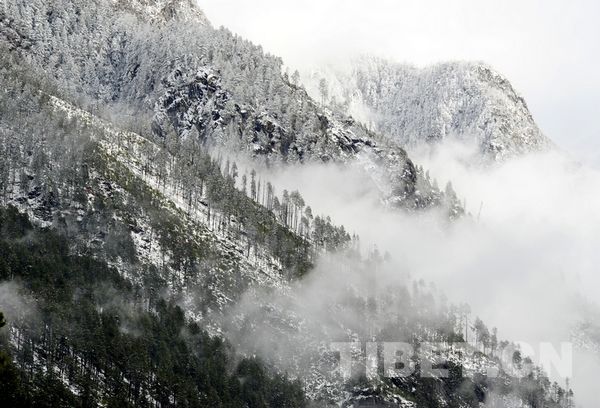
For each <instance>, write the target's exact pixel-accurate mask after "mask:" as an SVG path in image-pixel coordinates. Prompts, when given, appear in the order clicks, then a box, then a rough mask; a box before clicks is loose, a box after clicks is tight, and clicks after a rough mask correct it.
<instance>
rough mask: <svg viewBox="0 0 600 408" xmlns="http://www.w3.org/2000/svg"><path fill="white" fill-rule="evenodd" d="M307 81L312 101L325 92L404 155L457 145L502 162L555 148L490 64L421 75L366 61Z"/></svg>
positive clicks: (436, 68) (447, 66) (423, 71)
mask: <svg viewBox="0 0 600 408" xmlns="http://www.w3.org/2000/svg"><path fill="white" fill-rule="evenodd" d="M322 79H325V82H323V83H321V80H322ZM308 82H309V84H310V85H309V89H311V90H312V92H311V93H312V94H314V95H316V96H317V95H321V93H322V90H324V91H326V93H327V94H328V95H327V98H328V99H329V100H330V101H332V103H333V104H334V105H335V106H336V107H338V108H341V110H344V111H347V112H348V113H349V114H351V115H353V116H355V117H356V118H358V119H359V120H361V121H363V122H364V123H368V124H369V126H370V127H371V128H372V129H373V130H375V131H377V132H379V133H382V134H385V135H388V136H389V137H391V138H392V139H394V140H396V141H398V142H399V143H400V144H401V145H402V146H405V147H407V148H412V147H415V146H418V145H420V144H423V143H437V142H440V141H442V140H445V139H447V138H458V139H459V140H466V141H474V142H476V143H477V145H478V146H479V147H480V150H481V153H482V154H483V155H484V156H486V157H488V158H491V159H493V160H504V159H507V158H510V157H513V156H516V155H520V154H523V153H526V152H531V151H537V150H542V149H546V148H549V147H550V146H551V143H550V141H549V140H548V139H547V138H546V137H545V136H544V135H543V134H542V133H541V132H540V130H539V128H538V126H537V125H536V123H535V121H534V120H533V117H532V116H531V113H530V112H529V110H528V108H527V104H526V103H525V100H524V99H523V98H522V97H521V96H520V95H519V94H518V93H517V92H516V91H515V90H514V88H513V87H512V86H511V84H510V82H509V81H508V80H507V79H506V78H505V77H503V76H502V75H501V74H499V73H498V72H496V71H494V70H493V69H492V68H490V67H489V66H487V65H485V64H481V63H468V62H460V63H459V62H457V63H444V64H438V65H434V66H431V67H426V68H416V67H413V66H409V65H402V64H396V63H392V62H389V61H386V60H382V59H377V58H372V57H362V58H358V59H356V60H354V61H353V62H352V64H350V66H349V67H345V68H340V69H339V70H337V69H331V70H329V71H323V72H322V73H315V74H313V75H312V76H311V77H310V78H309V80H308ZM319 85H321V89H322V90H321V91H320V90H319ZM323 86H324V88H323Z"/></svg>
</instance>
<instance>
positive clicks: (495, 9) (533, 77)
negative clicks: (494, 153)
mask: <svg viewBox="0 0 600 408" xmlns="http://www.w3.org/2000/svg"><path fill="white" fill-rule="evenodd" d="M197 1H198V3H199V4H200V7H202V9H203V10H204V11H205V13H206V14H207V16H208V18H209V19H210V20H211V21H212V22H213V24H214V25H215V26H220V25H223V26H226V27H228V28H229V29H231V30H232V31H234V32H236V33H238V34H240V35H242V36H243V37H245V38H248V39H250V40H252V41H253V42H255V43H258V44H261V45H262V46H263V47H264V48H265V50H267V51H269V52H271V53H273V54H276V55H279V56H281V57H282V58H283V60H284V62H285V63H286V64H287V65H289V66H292V67H299V68H306V67H309V66H314V65H317V64H319V63H323V62H327V61H328V60H334V61H335V60H336V59H338V58H340V57H344V56H348V55H351V54H354V53H365V52H367V53H372V54H376V55H380V56H385V57H387V58H390V59H392V60H396V61H399V62H409V63H412V64H417V65H425V64H430V63H435V62H438V61H447V60H479V61H485V62H487V63H489V64H491V65H492V66H494V67H495V68H496V69H498V70H499V71H500V72H501V73H503V74H505V75H506V76H507V77H508V78H509V79H510V80H511V81H512V83H513V85H514V86H515V87H516V88H517V90H518V91H519V92H520V93H521V94H522V95H523V96H524V97H525V99H526V100H527V102H528V104H529V107H530V109H531V111H532V113H533V115H534V117H535V118H536V120H537V122H538V124H539V125H540V127H541V128H542V130H543V131H544V132H545V133H546V134H547V135H548V136H550V137H551V138H552V139H553V140H554V141H555V142H557V144H558V145H559V146H561V147H562V148H564V149H565V150H567V151H570V152H572V153H573V154H574V155H575V156H576V157H578V158H579V159H580V160H582V161H585V162H588V163H590V164H592V163H593V164H594V165H595V166H597V167H600V131H599V130H598V125H597V120H598V119H599V118H600V104H599V103H598V98H599V97H600V73H599V72H598V62H599V61H600V45H599V43H600V40H599V39H600V2H598V1H597V0H570V1H567V0H565V1H557V0H543V1H542V0H540V1H537V0H535V1H534V0H530V1H525V0H505V1H502V2H500V1H485V0H458V1H448V0H411V1H404V0H302V1H286V0H254V1H248V0H197Z"/></svg>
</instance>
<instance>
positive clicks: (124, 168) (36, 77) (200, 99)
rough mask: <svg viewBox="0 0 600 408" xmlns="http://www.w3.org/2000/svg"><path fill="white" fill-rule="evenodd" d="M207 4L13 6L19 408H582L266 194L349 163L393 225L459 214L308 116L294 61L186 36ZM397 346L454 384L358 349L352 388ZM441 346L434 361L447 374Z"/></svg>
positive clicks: (11, 126) (360, 130) (359, 369)
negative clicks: (292, 174)
mask: <svg viewBox="0 0 600 408" xmlns="http://www.w3.org/2000/svg"><path fill="white" fill-rule="evenodd" d="M189 5H190V3H189V2H187V1H182V2H162V1H157V2H147V1H144V2H142V1H140V2H135V3H127V4H123V2H112V1H92V0H88V1H83V0H80V1H68V0H65V1H62V2H52V3H51V4H48V3H47V2H41V1H33V2H28V3H23V4H13V3H11V4H10V5H7V6H6V7H4V8H3V9H2V12H3V13H8V14H6V15H4V16H3V18H2V20H1V21H2V30H1V32H2V33H3V36H2V38H3V41H2V42H3V43H4V44H3V45H2V46H1V47H0V73H1V76H0V113H1V114H0V200H1V205H2V207H3V208H2V209H1V210H0V280H1V281H0V294H2V297H0V307H1V308H2V309H3V311H5V312H6V317H7V319H8V320H9V323H10V327H9V328H8V329H9V330H10V331H9V332H7V333H5V334H4V337H3V339H2V342H1V343H0V346H1V348H2V350H1V351H0V377H1V378H10V382H6V384H17V385H18V387H17V386H15V387H14V391H15V392H13V393H11V392H7V391H5V389H1V388H0V399H1V398H4V397H5V396H14V395H15V393H17V391H18V392H21V391H22V392H24V393H25V396H22V398H20V401H21V402H22V403H23V405H25V406H30V405H33V406H45V405H44V404H46V405H47V404H51V405H54V406H115V407H117V406H118V407H121V406H134V407H149V406H190V407H196V406H197V407H205V406H224V407H273V408H274V407H283V406H285V407H296V406H298V407H300V406H317V407H329V406H331V407H333V406H338V407H339V406H360V405H364V404H371V405H374V404H379V405H383V406H389V407H415V406H416V407H419V408H420V407H446V406H455V407H480V406H481V404H483V403H491V401H492V398H497V399H498V400H499V401H501V402H500V403H501V404H503V405H504V406H509V407H513V406H514V407H519V406H523V405H528V406H540V405H543V406H547V407H549V408H556V407H562V406H566V405H565V404H567V403H569V399H568V397H567V398H566V399H565V397H564V396H565V393H564V392H563V391H562V389H561V388H560V387H559V386H558V385H557V384H551V383H550V382H549V381H548V379H547V377H546V376H545V374H544V373H543V372H542V371H541V370H540V369H539V368H534V369H533V370H532V371H531V372H530V373H528V374H527V375H525V376H523V375H519V372H518V370H514V369H513V367H511V364H510V363H509V364H506V365H504V362H503V361H502V359H501V358H500V357H501V354H502V353H503V352H504V350H506V352H509V354H510V356H511V358H512V357H519V356H520V354H519V352H518V350H512V349H511V346H512V345H510V344H509V343H507V342H501V341H499V339H498V338H497V334H496V332H495V331H494V330H493V329H492V330H489V329H488V328H487V327H486V326H485V324H483V322H481V321H480V320H479V319H476V320H475V321H474V322H473V321H472V319H471V317H470V314H469V311H468V309H467V308H464V307H462V308H457V307H455V306H452V305H448V304H447V303H446V302H444V301H443V300H442V295H441V294H440V293H438V292H437V291H435V290H434V289H432V288H431V287H429V286H427V285H425V284H424V283H423V282H418V281H413V280H412V279H411V278H409V277H408V275H406V274H404V273H398V271H396V270H394V271H390V270H389V269H390V268H391V267H390V265H389V264H388V263H387V262H386V259H385V258H386V257H385V256H384V255H381V254H379V253H378V252H377V250H372V251H366V252H367V253H363V252H365V251H364V250H363V251H361V250H360V246H359V240H358V238H357V237H354V236H351V235H350V234H349V233H348V232H347V231H346V230H345V229H344V228H343V227H342V226H336V225H334V224H333V223H332V222H331V220H330V218H329V217H327V216H321V215H316V214H313V213H312V210H311V208H310V206H309V205H307V204H310V203H306V202H304V200H303V198H302V195H301V192H298V191H291V192H290V191H285V190H284V191H282V192H281V193H278V192H277V186H273V185H272V184H271V183H269V182H268V181H266V180H261V179H260V178H258V177H257V174H256V172H254V171H253V170H252V168H251V165H252V164H253V163H256V162H260V163H262V164H265V163H268V164H269V165H270V166H272V167H270V169H271V171H276V170H277V167H276V166H283V165H286V164H288V163H310V162H316V161H336V162H339V163H341V164H344V163H345V164H347V165H352V164H354V165H360V166H363V167H364V169H365V171H368V172H369V174H371V175H372V177H373V181H374V183H375V184H376V185H377V186H378V187H379V188H380V191H381V192H382V194H383V199H384V200H385V201H386V202H387V203H389V204H390V205H395V206H398V207H401V208H403V209H409V210H416V209H427V208H436V207H441V208H442V209H444V210H445V211H448V212H449V215H450V216H457V215H460V214H461V211H462V209H461V208H460V206H459V205H458V204H457V199H456V197H455V196H454V193H453V192H452V190H451V189H447V191H446V192H444V193H442V192H441V191H439V190H438V189H437V188H435V187H433V186H432V184H433V183H432V182H431V183H430V181H429V180H428V178H427V177H426V176H425V174H424V172H423V170H422V169H420V168H418V167H417V166H415V165H414V164H412V162H411V161H410V160H409V159H408V157H407V155H406V153H405V152H404V151H403V150H402V149H401V148H398V147H395V146H393V144H387V142H386V141H385V140H384V139H383V138H381V137H378V136H377V135H376V134H373V133H370V132H368V131H367V130H366V129H365V128H364V127H362V126H361V125H360V124H357V123H356V122H354V121H353V120H351V119H350V118H348V117H345V116H343V115H340V114H339V113H335V112H332V111H330V110H328V109H326V108H323V107H322V106H319V104H317V103H316V102H314V101H313V100H312V99H310V98H309V97H308V95H307V94H306V92H305V91H304V90H303V89H302V88H299V87H298V86H297V85H295V84H293V83H291V82H290V81H289V80H287V79H286V77H285V76H284V75H282V74H281V72H280V70H281V64H280V62H279V61H278V60H277V59H276V58H274V57H270V56H265V55H264V54H263V53H262V52H261V51H260V49H258V48H257V47H255V46H253V45H252V44H249V43H247V42H245V41H243V40H241V39H239V38H236V37H235V36H232V35H231V34H230V33H228V32H227V31H224V30H214V29H212V28H211V27H210V25H208V24H206V23H205V21H204V19H203V17H202V14H201V12H199V11H197V12H196V13H195V14H193V15H196V16H197V17H194V18H192V19H189V20H185V19H181V18H178V17H177V16H178V13H177V12H176V11H177V10H183V11H185V10H187V9H186V7H188V6H189ZM163 6H164V7H163ZM167 6H168V7H169V10H171V11H173V12H171V11H169V12H168V13H166V12H162V11H161V10H163V11H164V10H166V8H165V7H167ZM148 7H150V8H148ZM179 7H183V8H182V9H179ZM157 10H159V11H158V12H157ZM157 13H158V14H157ZM184 14H187V13H184ZM158 15H160V16H162V17H161V20H160V22H159V23H160V24H159V23H157V20H156V19H157V16H158ZM240 151H241V152H245V153H246V156H247V157H250V158H252V159H253V160H255V162H252V161H250V163H251V165H250V168H248V170H247V171H243V172H242V171H241V170H239V168H238V166H237V164H236V163H235V162H233V161H230V160H228V159H227V158H225V157H223V156H222V155H221V156H220V155H219V154H222V152H225V153H227V152H235V153H239V152H240ZM217 152H218V153H217ZM385 276H387V277H393V279H392V280H390V281H389V282H388V284H386V285H381V286H383V287H377V285H376V282H378V281H380V279H381V278H383V277H385ZM4 288H7V289H6V290H5V289H4ZM5 294H9V295H10V296H9V295H5ZM15 305H16V306H15ZM23 305H29V306H31V307H22V306H23ZM0 320H1V319H0ZM469 322H470V323H471V324H469ZM6 329H7V328H5V329H3V330H5V332H6V331H7V330H6ZM388 339H394V340H395V341H405V342H407V343H408V344H411V345H413V346H414V347H415V348H416V349H418V350H419V352H421V351H420V350H422V349H421V347H423V344H424V343H426V342H436V343H442V344H444V345H446V346H447V349H446V350H445V351H444V352H445V353H446V354H447V356H448V362H447V363H445V364H444V367H445V368H447V369H448V370H449V375H448V376H447V377H433V378H423V377H422V376H421V375H420V374H421V373H422V371H421V367H420V365H415V372H414V373H413V374H411V375H410V376H408V377H393V378H384V377H383V376H376V377H375V378H366V376H365V373H366V362H365V358H363V357H361V356H363V354H364V353H363V350H362V349H360V350H358V351H356V353H355V354H356V357H357V360H358V364H356V367H353V369H352V370H350V371H351V372H350V373H347V372H346V371H345V368H344V367H341V368H340V359H341V358H340V356H339V354H336V350H335V347H334V345H335V343H338V342H363V343H364V342H367V341H369V342H374V343H378V345H377V346H376V350H375V351H376V353H377V354H376V357H375V359H378V358H379V357H380V356H381V353H382V352H383V351H382V350H380V349H379V348H380V347H382V344H383V341H385V340H388ZM467 339H474V340H475V341H473V340H471V343H469V344H464V347H463V346H460V345H456V346H455V344H454V343H455V342H462V341H463V340H467ZM361 347H362V346H361ZM423 350H425V351H423V352H422V353H421V357H422V361H436V360H437V354H436V353H435V352H430V351H426V350H427V349H426V348H423ZM513 351H514V353H513ZM5 353H10V354H11V358H12V360H13V363H10V364H9V362H10V358H7V357H6V354H5ZM415 353H416V352H415ZM411 358H412V356H411ZM415 358H416V355H415ZM518 361H519V364H521V359H520V357H519V359H518ZM529 363H530V362H529ZM529 363H528V364H529ZM489 370H495V372H496V373H497V374H498V375H497V376H487V373H488V371H489ZM15 373H16V374H15ZM346 374H350V375H349V376H346ZM5 375H6V377H4V376H5ZM9 375H10V377H9ZM4 384H5V383H4V382H2V383H1V384H0V386H4ZM20 387H23V388H22V389H21V388H20ZM559 395H560V397H559ZM492 396H494V397H492ZM5 401H11V402H10V404H11V405H10V406H12V405H14V404H13V401H14V400H8V399H5ZM29 401H31V403H29ZM0 402H4V401H1V400H0Z"/></svg>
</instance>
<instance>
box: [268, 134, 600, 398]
mask: <svg viewBox="0 0 600 408" xmlns="http://www.w3.org/2000/svg"><path fill="white" fill-rule="evenodd" d="M476 154H477V152H476V150H475V148H474V147H472V146H468V145H464V144H461V143H459V142H453V141H448V142H446V143H445V144H444V145H440V146H438V147H437V148H434V149H423V150H421V151H413V152H411V157H414V158H416V161H417V163H418V164H421V165H423V166H424V167H425V168H426V169H429V170H430V173H431V176H432V177H434V178H436V179H437V180H438V182H439V184H440V185H442V186H443V185H444V184H445V182H447V181H452V183H453V185H454V188H455V190H456V191H457V193H458V195H459V196H460V197H463V198H464V199H465V200H466V203H467V209H468V211H469V212H470V216H467V217H465V218H464V219H461V220H459V221H457V222H453V223H448V222H444V221H443V220H442V218H441V217H440V214H438V213H435V212H432V213H425V214H404V213H401V212H399V211H393V210H390V209H384V208H382V207H381V206H380V205H379V203H378V196H377V193H376V192H375V191H374V189H373V188H372V187H371V183H369V180H368V177H367V176H366V175H365V173H364V172H363V171H361V170H360V169H353V168H351V169H344V168H342V167H339V166H335V165H308V166H301V167H296V168H291V169H288V170H285V171H280V172H277V175H276V176H274V178H273V179H272V180H271V181H272V182H273V183H274V185H276V186H277V187H278V188H280V189H283V188H287V189H290V190H293V189H298V190H299V191H301V192H302V194H303V195H304V198H305V200H306V202H307V203H308V204H310V205H311V206H313V209H314V212H315V213H324V214H328V215H331V216H332V220H333V222H334V223H338V224H343V225H344V226H345V227H346V228H347V229H348V230H349V231H351V232H356V233H358V234H359V235H360V238H361V245H362V247H363V250H364V251H365V252H367V251H369V250H372V249H373V248H374V247H377V248H378V249H379V251H380V252H381V253H384V252H388V253H389V254H390V258H391V260H390V261H389V263H388V268H389V270H388V272H386V273H385V274H383V275H381V276H380V277H379V282H380V283H382V285H381V286H382V287H385V286H386V284H388V283H389V284H390V285H391V284H392V283H394V284H401V282H407V283H408V284H410V283H409V282H410V280H409V278H408V276H410V277H411V278H412V279H417V280H418V279H424V280H425V281H427V282H434V283H435V285H436V286H437V287H439V288H440V289H441V290H442V291H443V292H444V293H445V295H447V296H448V298H449V299H450V301H452V302H454V303H461V302H468V303H469V304H470V305H471V307H472V310H473V314H474V315H477V316H480V317H481V318H482V319H484V321H485V322H486V323H487V324H488V325H489V326H490V327H492V326H496V327H498V329H499V335H500V337H501V338H505V339H508V340H512V341H526V342H529V343H531V344H539V343H541V342H552V343H553V344H557V345H558V344H559V343H560V342H565V341H571V339H572V334H573V332H574V331H575V332H576V331H577V330H578V329H579V327H580V324H581V323H582V322H586V323H587V324H591V325H592V326H594V325H598V324H599V323H600V322H598V318H597V316H599V314H597V313H595V312H594V313H590V311H597V310H598V304H597V301H596V299H597V292H598V290H599V289H600V275H599V274H598V273H597V270H596V268H597V265H600V252H598V251H597V248H598V247H599V246H600V212H598V211H597V209H598V208H600V172H598V171H597V170H595V169H593V168H590V167H587V166H585V165H583V164H580V163H576V162H575V161H573V160H572V159H571V158H570V157H568V156H567V155H565V154H564V153H561V152H558V151H550V152H543V153H532V154H530V155H526V156H523V157H520V158H515V159H513V160H510V161H508V162H506V163H503V164H494V165H490V166H487V167H485V166H481V165H475V164H473V163H479V161H478V160H475V159H474V157H475V156H474V155H476ZM332 269H334V268H330V267H329V268H324V269H323V268H322V271H321V272H320V273H319V274H316V275H315V276H314V277H312V278H310V279H311V281H310V282H311V283H310V284H309V285H308V286H304V288H305V291H304V292H302V291H297V292H296V295H297V296H298V297H299V299H300V300H299V302H300V303H301V304H306V303H307V300H308V299H321V296H322V295H324V294H327V293H329V295H327V296H329V297H331V296H335V294H334V295H331V293H335V291H333V292H331V290H332V288H335V287H336V286H335V285H339V281H340V274H341V273H342V272H340V271H337V272H336V271H333V270H332ZM343 279H344V280H345V279H346V277H345V276H344V278H343ZM367 281H368V280H367ZM360 284H361V283H360V282H357V286H359V287H360ZM306 287H308V288H312V289H311V290H306ZM340 293H341V292H340ZM312 305H313V306H314V308H313V309H314V310H312V312H311V313H309V314H308V316H312V317H311V318H313V317H315V316H319V310H321V309H320V306H323V305H322V302H315V303H313V304H312ZM319 305H320V306H319ZM288 306H289V305H288ZM278 307H279V306H278ZM281 307H282V308H284V306H281ZM320 313H323V311H322V310H321V312H320ZM317 321H318V320H317ZM320 326H322V325H320ZM266 348H267V350H268V347H266ZM590 356H593V358H592V359H591V360H590V359H588V357H590ZM592 375H593V377H592ZM597 375H600V356H598V355H597V354H594V353H593V352H590V350H589V349H588V350H583V349H576V351H575V355H574V368H573V377H574V378H573V379H572V386H573V388H574V390H575V392H576V395H577V400H578V402H579V403H581V404H582V406H584V407H592V406H594V404H595V403H596V402H597V396H596V393H595V389H594V386H593V380H592V379H593V378H597ZM561 381H563V385H564V379H561Z"/></svg>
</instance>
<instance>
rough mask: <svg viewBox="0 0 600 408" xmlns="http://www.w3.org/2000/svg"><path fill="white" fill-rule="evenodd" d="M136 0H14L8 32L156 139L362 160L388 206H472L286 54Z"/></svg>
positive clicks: (305, 158) (25, 50)
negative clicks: (327, 98) (328, 97)
mask: <svg viewBox="0 0 600 408" xmlns="http://www.w3.org/2000/svg"><path fill="white" fill-rule="evenodd" d="M152 3H153V4H155V6H156V7H158V6H159V5H162V4H163V2H152ZM136 4H137V3H135V4H134V6H132V7H130V8H129V9H127V10H129V11H130V12H133V13H134V14H129V13H126V12H125V13H124V12H123V11H124V10H123V7H122V6H121V3H120V2H118V3H113V2H108V1H91V0H88V1H85V0H79V1H77V0H72V1H64V2H57V3H47V2H44V1H41V0H38V1H34V2H28V3H27V4H12V3H11V4H8V5H7V7H5V8H4V10H3V11H0V12H2V13H4V18H2V20H1V21H2V25H1V26H0V32H1V33H3V36H2V38H3V39H4V40H5V41H7V42H8V44H9V46H10V47H14V48H16V49H17V50H18V51H19V52H20V53H21V54H22V55H24V56H25V57H26V58H27V59H28V60H30V61H31V62H33V63H35V64H36V65H38V66H39V67H40V68H42V69H44V70H45V71H46V72H47V73H49V74H50V75H52V76H53V77H55V79H56V80H57V81H58V82H59V83H60V84H61V89H63V90H64V91H65V92H66V93H68V94H69V95H70V97H71V98H72V99H74V100H79V101H82V102H83V103H85V104H86V106H87V107H88V108H89V109H90V110H92V111H94V112H96V111H97V110H99V109H101V110H104V111H105V114H108V115H109V116H110V115H111V114H118V115H124V114H125V115H130V116H132V117H135V118H136V119H135V120H134V119H132V122H134V123H136V125H139V124H140V123H142V124H143V125H145V126H147V125H148V124H149V123H153V126H152V129H151V130H152V132H153V133H154V134H155V135H156V136H157V137H158V138H163V139H164V138H165V137H167V135H168V134H169V133H172V134H174V135H176V136H177V137H179V138H182V139H185V138H187V137H188V136H189V134H190V132H192V131H195V132H196V133H194V136H193V137H196V138H199V139H200V140H201V141H202V143H204V144H208V145H213V146H215V145H216V146H219V147H223V146H224V147H226V148H228V149H235V151H238V152H243V153H244V154H246V155H247V156H250V157H251V158H253V159H257V160H260V161H264V162H267V163H270V164H271V165H275V164H277V163H279V165H283V164H284V163H307V162H327V161H336V162H344V163H345V162H357V163H359V165H361V166H362V167H363V168H364V169H365V171H367V172H369V173H370V174H372V176H373V180H374V184H375V185H376V186H377V187H378V188H380V190H381V192H382V200H383V201H384V202H386V203H389V204H391V205H395V206H399V207H403V208H408V209H423V208H431V207H437V206H443V207H446V208H447V209H448V211H449V213H450V215H451V216H458V215H460V214H461V213H462V209H461V208H460V205H459V204H458V201H457V200H456V199H455V198H454V197H452V196H450V197H444V193H443V192H441V191H439V190H437V189H436V188H434V187H433V186H432V183H431V181H430V180H428V178H427V177H426V176H425V174H424V172H423V171H422V169H420V168H419V167H418V166H415V165H414V163H413V162H412V161H411V160H410V159H409V158H408V156H407V154H406V152H405V151H404V150H403V149H402V148H400V147H398V146H396V145H394V144H393V143H388V142H386V141H385V140H383V139H381V138H379V137H378V136H377V135H375V134H373V133H371V132H369V131H367V130H366V129H365V128H364V127H363V126H362V125H360V124H359V123H356V122H355V121H353V120H352V119H350V118H348V117H345V116H341V115H339V114H337V113H334V112H332V111H330V110H328V109H325V108H322V107H320V106H319V105H318V104H317V103H316V102H314V101H313V100H312V99H311V98H310V97H309V96H308V95H307V94H306V92H305V91H304V90H303V89H302V88H299V87H298V86H296V85H295V84H292V83H291V82H290V80H289V79H288V78H287V77H286V76H285V75H282V73H281V71H282V68H281V65H282V64H281V61H280V60H279V59H277V58H275V57H273V56H269V55H265V54H264V53H263V52H262V50H261V49H260V47H257V46H254V45H253V44H251V43H249V42H247V41H245V40H243V39H241V38H238V37H236V36H234V35H232V34H231V33H229V32H227V31H226V30H222V29H221V30H215V29H213V28H211V27H210V26H209V25H207V24H205V23H204V21H203V19H202V18H200V17H199V18H198V19H196V20H194V19H192V20H187V21H182V20H180V19H170V20H168V21H165V22H164V24H155V23H153V21H152V16H151V15H149V14H147V13H145V12H143V11H144V10H145V9H146V8H147V7H149V6H148V4H147V2H144V3H143V4H145V5H146V6H145V8H144V7H141V6H139V5H138V6H139V7H138V6H136ZM188 5H189V2H187V1H183V2H171V3H169V7H171V8H177V7H184V8H185V7H188ZM130 9H131V10H130ZM127 10H126V11H127ZM133 10H142V11H141V12H140V11H138V12H135V11H133ZM182 13H183V14H187V13H185V12H183V11H182ZM175 14H177V13H175ZM65 27H69V28H68V29H64V28H65ZM98 113H99V114H102V113H101V112H98ZM139 117H145V118H148V120H141V121H140V120H137V118H139ZM151 117H154V119H153V120H150V118H151ZM137 130H139V129H137Z"/></svg>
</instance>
